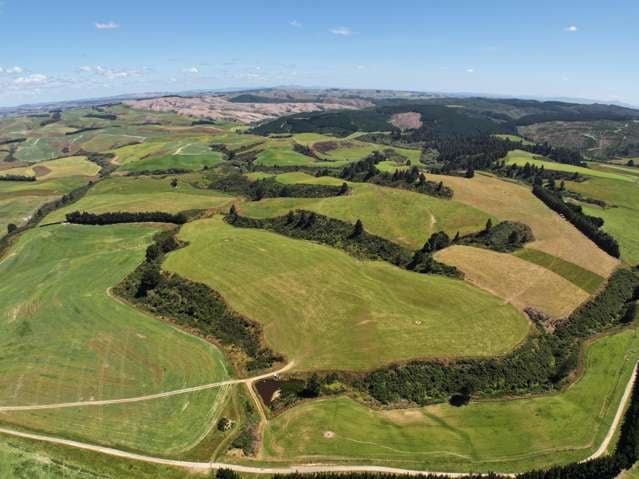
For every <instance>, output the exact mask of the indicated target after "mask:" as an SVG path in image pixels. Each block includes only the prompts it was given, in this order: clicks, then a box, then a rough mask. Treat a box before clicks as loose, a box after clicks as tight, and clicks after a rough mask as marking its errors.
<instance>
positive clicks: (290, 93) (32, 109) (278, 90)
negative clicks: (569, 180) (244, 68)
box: [0, 85, 639, 117]
mask: <svg viewBox="0 0 639 479" xmlns="http://www.w3.org/2000/svg"><path fill="white" fill-rule="evenodd" d="M231 93H238V94H239V93H251V94H261V95H263V96H270V97H282V98H288V99H289V101H294V100H303V99H306V100H309V99H311V98H317V97H322V96H331V97H359V98H370V99H388V98H405V99H435V98H486V99H508V98H514V97H513V96H506V95H490V94H485V93H474V92H454V93H442V92H420V91H410V90H385V89H345V88H322V87H302V86H296V85H286V86H277V87H265V88H250V89H247V88H223V89H214V90H186V91H179V92H168V91H158V92H145V93H131V94H122V95H116V96H110V97H100V98H86V99H78V100H67V101H59V102H45V103H33V104H25V105H19V106H15V107H0V117H1V116H14V115H30V114H37V113H41V112H43V111H51V110H66V109H69V108H77V107H91V106H97V105H106V104H113V103H120V102H122V101H126V100H137V99H145V98H155V97H162V96H182V97H193V96H218V95H229V94H231ZM516 98H518V99H522V100H534V101H538V102H563V103H572V104H583V105H588V104H603V105H615V106H619V107H626V108H639V107H638V106H635V105H629V104H626V103H622V102H602V101H596V100H592V99H587V98H572V97H536V96H530V95H522V96H517V97H516Z"/></svg>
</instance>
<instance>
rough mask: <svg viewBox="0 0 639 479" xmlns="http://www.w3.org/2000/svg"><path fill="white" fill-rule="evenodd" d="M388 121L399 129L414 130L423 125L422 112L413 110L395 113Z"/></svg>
mask: <svg viewBox="0 0 639 479" xmlns="http://www.w3.org/2000/svg"><path fill="white" fill-rule="evenodd" d="M390 122H391V124H392V125H394V126H396V127H397V128H399V129H400V130H416V129H417V128H421V127H422V125H423V123H422V114H421V113H417V112H414V111H409V112H406V113H396V114H394V115H393V116H392V117H391V119H390Z"/></svg>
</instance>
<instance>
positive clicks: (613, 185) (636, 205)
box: [566, 178, 639, 264]
mask: <svg viewBox="0 0 639 479" xmlns="http://www.w3.org/2000/svg"><path fill="white" fill-rule="evenodd" d="M566 185H567V186H566V187H567V188H568V190H570V191H576V192H578V193H581V194H582V195H584V196H586V197H590V198H596V199H599V200H603V201H605V202H606V203H607V204H608V205H609V206H607V207H606V208H600V207H599V206H595V205H592V204H588V203H582V206H583V209H584V212H585V213H586V214H589V215H593V216H599V217H601V218H603V219H604V226H603V229H604V230H605V231H607V232H609V233H610V234H612V235H613V236H614V237H615V238H616V239H617V241H619V245H620V247H621V258H622V259H623V260H624V261H626V262H628V263H630V264H636V263H639V234H638V232H639V183H630V182H627V181H617V180H610V179H604V178H592V179H590V180H588V181H584V182H581V183H578V182H567V183H566Z"/></svg>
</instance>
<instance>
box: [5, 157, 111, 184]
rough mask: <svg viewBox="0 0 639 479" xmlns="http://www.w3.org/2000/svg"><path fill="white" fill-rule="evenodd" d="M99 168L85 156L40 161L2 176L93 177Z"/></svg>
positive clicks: (39, 177)
mask: <svg viewBox="0 0 639 479" xmlns="http://www.w3.org/2000/svg"><path fill="white" fill-rule="evenodd" d="M99 171H100V167H99V166H98V165H97V164H96V163H93V162H91V161H89V160H87V158H86V156H68V157H65V158H58V159H56V160H47V161H40V162H38V163H37V164H35V165H30V166H23V167H18V168H10V169H8V170H3V171H1V172H0V176H2V175H18V176H36V177H38V179H51V178H61V177H66V176H95V175H97V174H98V172H99Z"/></svg>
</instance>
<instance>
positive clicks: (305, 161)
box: [255, 147, 315, 166]
mask: <svg viewBox="0 0 639 479" xmlns="http://www.w3.org/2000/svg"><path fill="white" fill-rule="evenodd" d="M314 163H315V160H314V159H313V158H311V157H310V156H306V155H302V154H301V153H298V152H296V151H293V150H292V149H291V148H288V147H280V148H267V149H265V150H263V151H261V152H260V153H259V154H258V155H257V159H256V160H255V164H256V165H260V166H308V165H313V164H314Z"/></svg>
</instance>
